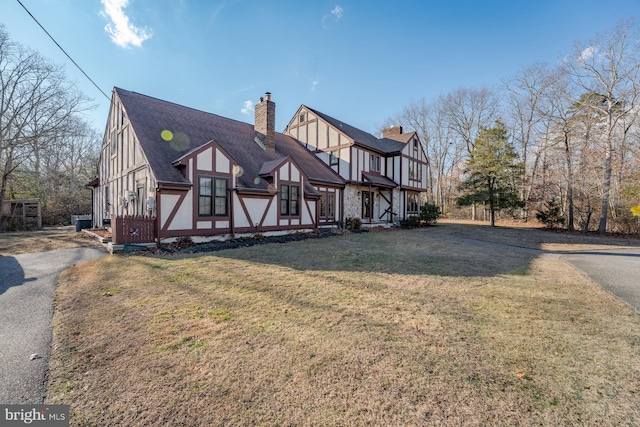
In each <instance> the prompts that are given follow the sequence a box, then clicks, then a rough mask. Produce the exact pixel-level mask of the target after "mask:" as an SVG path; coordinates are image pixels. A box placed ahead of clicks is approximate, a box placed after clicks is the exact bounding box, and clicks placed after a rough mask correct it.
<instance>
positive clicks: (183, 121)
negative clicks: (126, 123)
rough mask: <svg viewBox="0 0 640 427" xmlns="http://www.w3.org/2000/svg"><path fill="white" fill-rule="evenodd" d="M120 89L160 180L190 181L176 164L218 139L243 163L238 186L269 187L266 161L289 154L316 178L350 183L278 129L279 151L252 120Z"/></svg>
mask: <svg viewBox="0 0 640 427" xmlns="http://www.w3.org/2000/svg"><path fill="white" fill-rule="evenodd" d="M115 93H116V94H117V95H118V96H119V97H120V99H121V100H122V103H123V105H124V108H125V110H126V111H127V114H128V117H129V119H130V121H131V124H132V126H133V128H134V129H135V131H136V133H137V135H138V138H139V141H140V145H141V147H142V150H143V151H144V152H145V153H146V155H147V157H148V160H149V166H150V167H151V169H152V170H153V172H154V173H155V174H156V176H157V179H158V181H159V182H168V183H185V182H188V180H187V178H185V177H184V176H183V175H182V173H181V172H180V171H179V169H178V168H176V167H174V166H173V165H174V163H175V162H176V161H177V160H179V159H181V158H182V157H183V156H185V155H186V154H187V153H190V152H195V150H197V149H198V148H199V147H202V146H203V145H205V144H207V143H208V142H210V141H212V140H213V141H215V143H216V144H217V145H218V146H219V147H220V149H221V150H222V151H223V152H224V153H225V155H226V156H227V157H228V158H229V159H230V161H231V162H232V163H235V164H237V165H239V166H240V167H239V168H238V169H237V171H236V172H237V173H236V175H235V179H236V185H237V186H238V187H241V188H252V189H259V190H264V191H267V190H268V185H267V183H266V182H264V180H260V179H259V176H260V170H261V168H262V165H263V164H264V163H265V162H269V161H274V160H277V159H281V158H282V157H286V156H290V157H291V158H292V159H294V160H295V162H296V163H297V164H299V166H300V168H301V169H302V170H304V172H305V174H306V176H308V177H309V178H310V179H317V180H321V181H324V182H330V183H334V184H337V185H343V184H344V181H343V180H342V179H341V178H340V177H338V176H337V175H336V174H334V173H333V172H332V171H331V170H329V169H327V168H326V167H325V166H324V164H323V163H322V162H321V161H319V160H318V159H316V158H315V156H313V154H311V153H309V152H308V151H307V150H306V149H305V148H304V147H303V146H302V145H301V144H300V143H299V142H298V141H296V140H295V139H293V138H291V137H289V136H287V135H283V134H278V133H276V136H275V138H276V151H268V150H267V151H265V150H264V149H262V148H260V146H258V145H257V144H256V143H255V142H254V141H253V140H254V136H255V130H254V127H253V125H250V124H248V123H244V122H240V121H237V120H233V119H228V118H225V117H221V116H218V115H216V114H212V113H206V112H203V111H199V110H195V109H192V108H189V107H184V106H181V105H178V104H174V103H171V102H167V101H163V100H160V99H157V98H152V97H149V96H145V95H141V94H138V93H135V92H129V91H126V90H123V89H119V88H116V89H115ZM202 155H203V156H206V154H202Z"/></svg>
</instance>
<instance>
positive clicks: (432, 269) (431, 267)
mask: <svg viewBox="0 0 640 427" xmlns="http://www.w3.org/2000/svg"><path fill="white" fill-rule="evenodd" d="M541 253H542V252H541V251H540V250H530V249H526V250H514V249H513V248H510V247H506V246H500V245H496V244H491V243H487V242H481V241H473V240H471V239H461V238H451V237H449V236H443V235H435V234H434V235H430V234H429V232H428V231H422V230H392V231H385V232H369V233H361V234H349V235H344V236H340V235H336V236H332V237H328V238H326V239H313V240H305V241H298V242H287V243H282V244H278V243H271V244H266V245H263V244H260V245H255V246H250V247H246V248H244V249H243V250H233V249H232V250H221V251H217V252H215V253H212V254H211V255H213V256H217V257H221V258H229V259H237V260H244V261H249V262H257V263H266V264H273V265H278V266H281V267H285V268H292V269H296V270H305V271H306V270H311V271H314V270H317V271H349V272H363V273H364V272H367V273H372V272H373V273H386V274H404V275H440V276H454V277H478V276H480V277H482V276H486V277H491V276H496V275H500V274H526V273H527V272H528V270H529V267H530V265H531V263H532V262H533V260H534V259H535V258H536V257H538V256H539V255H540V254H541Z"/></svg>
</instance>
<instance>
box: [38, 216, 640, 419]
mask: <svg viewBox="0 0 640 427" xmlns="http://www.w3.org/2000/svg"><path fill="white" fill-rule="evenodd" d="M442 233H443V231H442V228H437V229H429V230H426V231H424V230H418V231H414V230H408V231H395V232H387V233H366V234H361V235H349V236H342V237H333V238H329V239H322V240H315V241H304V242H295V243H287V244H272V245H265V246H255V247H250V248H243V249H237V250H229V251H221V252H216V253H214V254H210V255H200V256H190V257H174V258H153V257H139V256H111V257H107V258H105V259H102V260H99V261H94V262H90V263H87V264H83V265H79V266H75V267H73V268H71V269H69V270H67V271H66V272H65V273H63V275H62V276H61V279H60V283H59V287H58V292H57V295H56V314H55V318H54V323H55V332H54V351H53V356H52V360H51V374H50V383H49V397H48V399H47V401H48V402H51V403H64V404H69V405H71V412H72V422H71V424H72V425H83V426H84V425H99V426H108V425H128V426H136V425H158V426H160V425H162V426H164V425H189V426H191V425H193V426H198V425H202V426H217V425H234V426H235V425H308V426H317V425H345V426H351V425H385V426H387V425H394V426H399V425H494V424H495V425H595V424H598V425H619V424H622V425H638V424H640V409H639V405H638V394H639V393H640V320H639V317H638V316H637V315H636V314H635V313H634V312H633V311H632V310H631V309H630V308H628V307H627V306H626V305H624V304H622V303H620V302H618V301H617V300H615V299H614V298H613V297H612V296H610V295H609V294H608V293H606V292H604V291H602V290H601V289H600V288H598V287H597V286H595V285H593V284H592V283H590V282H589V281H587V280H586V279H585V278H584V277H583V276H581V275H580V274H578V273H577V272H575V271H574V270H572V269H571V268H570V267H568V266H567V265H566V264H564V263H562V262H561V261H560V260H558V259H553V258H550V257H538V258H536V257H534V256H533V255H531V254H527V253H518V252H514V251H513V250H507V249H502V248H500V247H493V248H491V250H490V251H488V250H487V249H486V247H485V246H483V245H482V244H480V243H475V242H473V241H464V242H463V241H456V240H454V239H450V238H448V237H447V236H444V235H442Z"/></svg>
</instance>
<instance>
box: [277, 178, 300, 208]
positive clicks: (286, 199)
mask: <svg viewBox="0 0 640 427" xmlns="http://www.w3.org/2000/svg"><path fill="white" fill-rule="evenodd" d="M299 214H300V187H299V186H297V185H289V184H282V185H280V215H292V216H295V215H299Z"/></svg>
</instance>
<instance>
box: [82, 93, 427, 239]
mask: <svg viewBox="0 0 640 427" xmlns="http://www.w3.org/2000/svg"><path fill="white" fill-rule="evenodd" d="M254 123H255V124H254V125H251V124H248V123H244V122H240V121H236V120H232V119H228V118H225V117H221V116H218V115H216V114H211V113H206V112H203V111H199V110H195V109H192V108H189V107H185V106H182V105H178V104H174V103H171V102H167V101H163V100H160V99H157V98H153V97H149V96H146V95H142V94H139V93H135V92H131V91H127V90H124V89H120V88H114V90H113V95H112V101H111V108H110V112H109V118H108V121H107V126H106V129H105V135H104V140H103V145H102V150H101V154H100V160H99V164H98V173H97V177H96V179H94V180H93V181H92V182H91V183H90V185H91V186H92V187H93V206H94V207H93V211H94V216H93V218H94V219H93V225H94V227H102V226H104V225H105V224H107V223H108V220H109V219H111V218H113V217H121V216H125V215H147V216H151V217H153V218H155V238H156V239H158V240H160V241H162V240H167V239H169V240H170V239H174V238H177V237H180V236H190V237H194V238H201V239H203V240H211V239H226V238H231V237H233V236H236V235H241V234H253V233H265V234H266V233H288V232H295V231H302V230H312V229H316V228H319V227H323V226H336V225H337V224H339V223H340V222H342V221H344V220H345V219H346V218H348V217H359V218H362V220H363V222H365V223H381V222H395V221H397V220H400V219H404V218H406V217H407V216H409V215H414V214H417V211H418V202H419V193H420V192H421V191H424V189H425V188H426V171H424V168H425V167H426V164H427V161H426V157H425V156H424V151H423V150H422V146H421V144H420V143H419V141H418V139H417V136H416V135H415V134H414V133H408V134H403V133H402V131H401V129H400V128H392V130H391V131H389V130H387V131H385V136H384V137H383V138H381V139H378V138H376V137H374V136H373V135H370V134H367V133H366V132H363V131H360V130H358V129H355V128H353V127H351V126H348V125H346V124H344V123H342V122H339V121H337V120H335V119H333V118H331V117H329V116H326V115H323V114H321V113H318V112H316V111H314V110H311V109H310V108H308V107H305V106H302V107H300V109H299V110H298V112H297V113H296V116H295V117H294V118H293V119H292V120H291V122H290V123H289V125H288V126H287V129H286V131H285V132H284V133H277V132H276V131H275V103H274V102H273V101H272V100H271V95H270V93H268V92H267V93H266V96H265V98H260V102H259V103H258V104H256V106H255V122H254Z"/></svg>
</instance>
